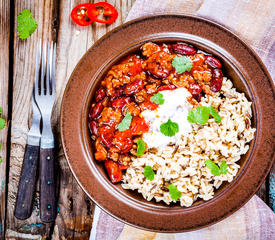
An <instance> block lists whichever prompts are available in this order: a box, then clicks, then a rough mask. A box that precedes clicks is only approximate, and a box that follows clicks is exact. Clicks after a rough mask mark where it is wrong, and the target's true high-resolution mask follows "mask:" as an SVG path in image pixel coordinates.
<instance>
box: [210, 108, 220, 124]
mask: <svg viewBox="0 0 275 240" xmlns="http://www.w3.org/2000/svg"><path fill="white" fill-rule="evenodd" d="M209 110H210V114H211V116H212V117H213V118H214V119H215V121H216V122H217V123H220V122H221V120H222V119H221V117H220V115H219V114H218V112H217V111H216V110H215V108H213V107H212V106H210V107H209Z"/></svg>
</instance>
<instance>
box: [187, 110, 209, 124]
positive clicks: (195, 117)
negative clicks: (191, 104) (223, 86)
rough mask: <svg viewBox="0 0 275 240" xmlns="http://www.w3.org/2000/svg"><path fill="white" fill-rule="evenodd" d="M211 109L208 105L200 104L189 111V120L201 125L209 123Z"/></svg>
mask: <svg viewBox="0 0 275 240" xmlns="http://www.w3.org/2000/svg"><path fill="white" fill-rule="evenodd" d="M209 113H210V110H209V108H208V107H204V106H199V107H197V108H196V109H192V110H190V111H189V112H188V116H187V120H188V121H189V122H190V123H199V124H201V125H203V124H205V123H207V121H208V119H209Z"/></svg>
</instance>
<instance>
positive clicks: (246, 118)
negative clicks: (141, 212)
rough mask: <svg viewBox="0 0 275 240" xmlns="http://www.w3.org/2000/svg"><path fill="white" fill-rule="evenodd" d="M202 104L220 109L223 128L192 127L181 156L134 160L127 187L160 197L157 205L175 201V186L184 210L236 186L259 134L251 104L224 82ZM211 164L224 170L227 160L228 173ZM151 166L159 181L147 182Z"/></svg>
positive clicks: (166, 152) (161, 152) (169, 152)
mask: <svg viewBox="0 0 275 240" xmlns="http://www.w3.org/2000/svg"><path fill="white" fill-rule="evenodd" d="M220 94H221V95H220ZM220 96H223V97H220ZM201 105H204V106H209V105H212V106H213V107H214V108H215V109H218V111H219V115H220V116H221V119H222V120H221V123H216V122H215V120H214V119H213V118H210V119H209V121H208V123H207V124H205V125H203V126H201V125H199V124H192V129H193V131H192V133H190V134H188V135H187V136H182V139H181V140H180V142H177V145H178V148H177V150H176V151H175V146H167V147H165V148H162V149H158V150H157V151H156V153H154V154H153V153H149V152H148V153H146V154H144V155H143V156H141V157H137V158H134V157H133V158H132V162H131V164H130V167H129V168H128V169H127V171H126V174H125V175H124V177H123V184H122V187H123V188H125V189H131V190H138V192H139V193H141V194H142V195H143V197H144V198H145V199H147V200H148V201H150V200H152V199H153V198H155V200H156V201H157V202H159V201H164V202H165V203H166V204H168V205H169V204H170V203H171V202H175V201H174V200H172V199H171V197H170V194H169V191H168V186H169V184H174V185H175V186H176V187H177V189H178V190H179V191H180V192H181V193H182V195H181V198H180V205H181V206H186V207H189V206H191V205H192V204H193V202H194V201H196V200H197V199H198V198H201V199H203V200H205V201H207V200H209V199H211V198H213V196H214V191H215V190H214V189H217V188H219V187H220V186H221V184H222V183H223V182H231V181H233V179H234V177H235V176H236V174H237V172H238V170H239V168H240V165H239V164H238V161H239V160H240V158H241V155H243V154H245V153H246V152H247V151H248V149H249V145H248V142H250V141H251V140H252V139H253V137H254V132H255V131H256V129H255V128H251V126H250V122H251V116H252V112H251V102H248V100H247V98H246V97H245V95H244V94H243V93H238V92H237V91H236V89H235V88H233V84H232V82H231V81H230V80H228V79H226V78H224V79H223V86H222V89H221V91H220V93H215V95H214V96H209V95H207V96H205V97H204V98H202V100H201ZM206 159H211V160H212V161H214V162H215V163H216V164H218V165H220V164H221V162H222V161H226V163H227V165H228V172H227V174H225V175H223V174H221V175H220V176H213V175H212V174H211V172H210V170H209V169H208V168H207V167H206V166H205V163H204V161H205V160H206ZM145 166H151V167H152V168H153V170H154V171H155V173H156V174H155V177H154V180H153V181H149V180H147V179H145V177H144V174H143V172H144V167H145Z"/></svg>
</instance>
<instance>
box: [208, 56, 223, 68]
mask: <svg viewBox="0 0 275 240" xmlns="http://www.w3.org/2000/svg"><path fill="white" fill-rule="evenodd" d="M205 63H206V64H207V65H208V66H210V67H212V68H221V67H222V64H221V62H220V61H219V60H218V59H217V58H214V57H213V56H210V55H207V56H206V57H205Z"/></svg>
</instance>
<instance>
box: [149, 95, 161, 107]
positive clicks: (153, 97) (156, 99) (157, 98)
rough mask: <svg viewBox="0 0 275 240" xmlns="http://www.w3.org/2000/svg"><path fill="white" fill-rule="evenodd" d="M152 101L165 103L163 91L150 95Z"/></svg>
mask: <svg viewBox="0 0 275 240" xmlns="http://www.w3.org/2000/svg"><path fill="white" fill-rule="evenodd" d="M150 101H151V102H153V103H156V104H158V105H162V104H163V103H164V99H163V95H162V94H161V93H156V94H154V95H153V96H152V97H150Z"/></svg>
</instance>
